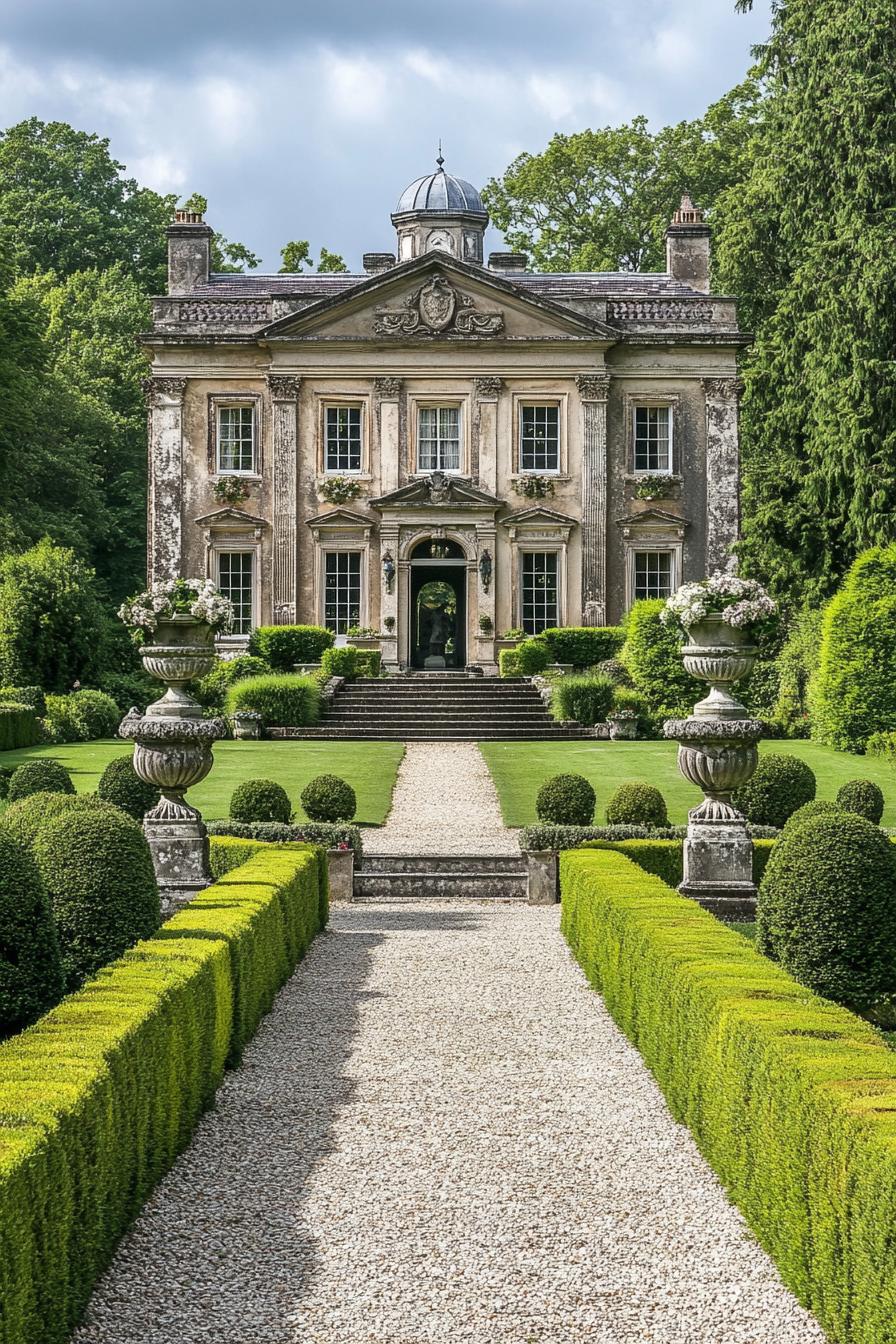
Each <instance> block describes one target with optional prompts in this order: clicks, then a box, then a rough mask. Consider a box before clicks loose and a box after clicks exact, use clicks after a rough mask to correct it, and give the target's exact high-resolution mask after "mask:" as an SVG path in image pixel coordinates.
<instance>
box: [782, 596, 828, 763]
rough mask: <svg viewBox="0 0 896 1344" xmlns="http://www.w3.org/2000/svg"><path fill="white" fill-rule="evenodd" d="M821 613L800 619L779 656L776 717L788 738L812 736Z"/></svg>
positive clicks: (807, 613)
mask: <svg viewBox="0 0 896 1344" xmlns="http://www.w3.org/2000/svg"><path fill="white" fill-rule="evenodd" d="M823 615H824V613H823V611H821V610H806V611H803V612H801V613H800V614H799V616H797V617H796V619H795V620H794V622H793V624H792V625H791V627H790V630H789V631H788V634H787V637H786V639H785V640H784V643H783V644H782V645H781V650H780V652H779V654H778V659H777V662H778V698H777V700H776V701H775V706H774V717H775V718H776V719H777V720H779V722H780V723H782V724H783V726H784V730H785V732H786V733H787V735H788V737H808V736H809V686H810V683H811V679H812V677H813V676H814V674H815V671H816V669H817V667H818V655H819V649H820V645H821V622H822V617H823Z"/></svg>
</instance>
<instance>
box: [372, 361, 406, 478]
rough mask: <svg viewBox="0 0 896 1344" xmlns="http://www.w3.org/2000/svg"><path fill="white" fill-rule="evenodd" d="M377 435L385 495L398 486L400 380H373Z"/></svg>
mask: <svg viewBox="0 0 896 1344" xmlns="http://www.w3.org/2000/svg"><path fill="white" fill-rule="evenodd" d="M373 386H374V391H375V393H376V405H377V433H378V436H379V463H380V491H381V493H382V494H384V495H387V494H388V493H389V491H390V490H397V489H398V484H399V471H398V462H399V454H400V444H399V402H400V400H401V379H400V378H375V379H374V384H373Z"/></svg>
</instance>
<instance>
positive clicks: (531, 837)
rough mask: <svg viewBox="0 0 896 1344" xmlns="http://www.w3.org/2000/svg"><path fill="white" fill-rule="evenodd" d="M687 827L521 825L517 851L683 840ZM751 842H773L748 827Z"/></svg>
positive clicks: (772, 834) (762, 830)
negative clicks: (606, 842) (596, 842)
mask: <svg viewBox="0 0 896 1344" xmlns="http://www.w3.org/2000/svg"><path fill="white" fill-rule="evenodd" d="M687 833H688V828H687V826H657V827H654V828H652V829H650V830H648V828H647V827H646V826H551V825H543V826H541V825H539V826H524V827H523V829H522V830H521V831H520V836H519V842H520V849H523V850H527V849H538V850H544V849H556V850H562V849H578V848H579V846H580V845H585V844H587V843H588V842H589V841H591V840H612V841H614V842H616V841H621V840H651V841H654V840H684V839H685V837H686V836H687ZM747 833H748V834H749V835H750V836H751V837H752V838H753V840H772V839H776V838H777V835H778V832H777V831H776V830H774V828H773V827H771V826H748V827H747Z"/></svg>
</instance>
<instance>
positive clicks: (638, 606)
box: [621, 598, 706, 714]
mask: <svg viewBox="0 0 896 1344" xmlns="http://www.w3.org/2000/svg"><path fill="white" fill-rule="evenodd" d="M665 605H666V604H665V602H664V601H663V600H662V598H649V599H645V600H642V601H640V602H635V603H634V605H633V606H632V608H631V611H629V613H628V615H627V616H626V618H625V623H624V627H623V628H624V630H625V644H624V645H623V648H622V654H621V657H622V661H623V662H624V663H625V665H626V667H627V668H628V670H629V672H630V673H631V677H632V681H633V682H634V684H635V689H636V690H638V691H640V692H641V694H642V695H643V696H644V698H645V699H646V701H647V704H648V705H649V706H650V708H651V709H656V708H658V707H660V706H665V705H673V706H675V707H676V710H675V712H676V714H681V713H682V712H683V713H686V714H689V713H690V712H691V709H692V707H693V705H694V703H695V702H696V701H697V700H701V699H702V698H703V696H704V695H705V694H706V686H705V684H704V683H703V682H699V681H697V680H696V679H695V678H694V677H690V676H688V674H687V672H685V670H684V664H683V663H682V661H681V649H682V633H681V631H679V629H678V628H677V627H676V626H675V625H664V624H663V622H662V621H661V620H660V612H661V611H662V610H663V608H664V607H665Z"/></svg>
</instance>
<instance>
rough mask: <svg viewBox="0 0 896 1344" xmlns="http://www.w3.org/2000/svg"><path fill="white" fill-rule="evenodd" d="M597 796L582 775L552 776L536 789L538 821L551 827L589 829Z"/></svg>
mask: <svg viewBox="0 0 896 1344" xmlns="http://www.w3.org/2000/svg"><path fill="white" fill-rule="evenodd" d="M596 803H597V797H596V795H595V793H594V789H593V788H592V787H591V785H590V784H589V783H588V780H587V779H585V778H584V776H583V775H554V777H553V778H552V779H547V780H545V782H544V784H542V786H541V788H540V789H539V790H538V797H537V798H536V800H535V811H536V813H537V814H538V820H539V821H543V822H546V823H548V824H550V825H552V826H590V825H591V823H592V821H593V820H594V808H595V804H596Z"/></svg>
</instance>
